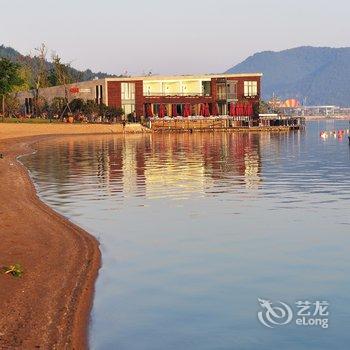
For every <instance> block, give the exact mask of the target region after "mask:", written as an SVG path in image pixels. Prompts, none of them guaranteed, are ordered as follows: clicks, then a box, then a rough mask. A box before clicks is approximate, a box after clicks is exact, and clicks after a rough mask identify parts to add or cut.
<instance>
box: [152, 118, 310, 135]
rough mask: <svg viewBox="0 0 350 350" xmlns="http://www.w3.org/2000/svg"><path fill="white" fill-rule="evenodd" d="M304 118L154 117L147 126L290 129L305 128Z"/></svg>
mask: <svg viewBox="0 0 350 350" xmlns="http://www.w3.org/2000/svg"><path fill="white" fill-rule="evenodd" d="M304 125H305V120H304V118H289V117H283V116H276V115H270V116H266V115H265V116H262V117H259V119H255V120H254V119H251V118H247V117H235V118H232V117H217V118H211V117H209V118H203V117H202V118H201V117H196V118H186V119H185V118H181V119H180V118H153V119H150V120H149V121H148V122H147V127H148V128H150V129H151V130H152V131H154V132H200V131H233V132H248V131H251V132H254V131H255V132H258V131H259V132H261V131H263V132H264V131H265V132H266V131H274V132H281V131H290V130H300V129H303V128H304Z"/></svg>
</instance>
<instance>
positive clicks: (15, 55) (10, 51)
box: [0, 45, 116, 82]
mask: <svg viewBox="0 0 350 350" xmlns="http://www.w3.org/2000/svg"><path fill="white" fill-rule="evenodd" d="M0 57H3V58H7V59H9V60H11V61H15V62H21V61H23V60H24V59H25V58H26V59H29V60H33V58H30V56H29V55H23V54H21V53H20V52H19V51H17V50H15V49H14V48H12V47H7V46H4V45H0ZM46 64H47V67H48V69H51V68H53V65H52V63H51V62H50V61H48V60H46ZM69 71H70V73H71V75H72V77H73V78H74V79H75V80H76V82H80V81H87V80H93V79H95V78H99V79H101V78H109V77H115V76H116V75H113V74H108V73H104V72H97V73H96V72H93V71H92V70H91V69H86V70H83V71H82V70H79V69H76V68H73V67H70V68H69Z"/></svg>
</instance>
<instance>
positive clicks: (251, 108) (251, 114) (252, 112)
mask: <svg viewBox="0 0 350 350" xmlns="http://www.w3.org/2000/svg"><path fill="white" fill-rule="evenodd" d="M248 115H249V116H253V115H254V109H253V104H252V103H249V105H248Z"/></svg>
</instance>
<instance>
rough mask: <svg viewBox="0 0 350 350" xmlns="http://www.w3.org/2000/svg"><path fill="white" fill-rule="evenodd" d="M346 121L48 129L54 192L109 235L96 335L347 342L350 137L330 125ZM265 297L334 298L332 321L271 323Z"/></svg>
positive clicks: (114, 345)
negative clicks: (288, 126)
mask: <svg viewBox="0 0 350 350" xmlns="http://www.w3.org/2000/svg"><path fill="white" fill-rule="evenodd" d="M341 128H343V129H345V128H348V122H310V123H308V125H307V129H306V131H305V132H292V133H281V134H277V133H272V134H269V133H261V134H229V133H227V134H226V133H215V134H212V133H210V134H209V133H208V134H204V133H201V134H191V135H190V134H171V135H134V136H131V135H130V136H126V137H124V136H116V137H113V136H96V137H74V138H62V139H60V140H57V141H54V140H51V141H45V142H41V143H40V144H39V145H38V152H37V153H36V154H33V155H31V156H28V157H25V158H23V159H22V161H23V162H24V164H25V165H26V166H27V167H28V168H29V169H30V171H31V174H32V177H33V179H34V181H35V183H36V186H37V188H38V191H39V194H40V196H41V198H42V199H43V200H44V201H45V202H46V203H48V204H49V205H50V206H51V207H53V208H54V209H56V210H57V211H59V212H60V213H62V214H64V215H65V216H66V217H68V218H69V219H71V220H72V221H74V222H76V223H77V224H79V225H80V226H82V227H84V228H86V229H87V230H88V231H89V232H91V233H93V234H94V235H96V237H97V238H98V239H99V240H100V242H101V249H102V255H103V266H102V269H101V272H100V276H99V279H98V281H97V286H96V295H95V301H94V307H93V313H92V325H91V332H90V344H91V348H92V349H126V350H129V349H131V350H138V349H142V350H143V349H152V350H158V349H159V350H167V349H169V350H172V349H174V350H175V349H176V350H177V349H195V350H197V349H198V350H202V349H210V350H212V349H215V350H216V349H225V350H226V349H227V350H228V349H230V350H231V349H249V350H253V349H254V350H255V349H266V350H267V349H281V348H283V349H284V350H287V349H293V350H294V349H307V350H310V349H318V350H320V349H330V348H332V349H346V348H347V347H348V344H349V342H350V335H349V332H348V317H349V314H350V283H349V271H350V254H349V243H350V236H349V233H350V219H349V209H350V201H349V199H350V186H349V185H350V177H349V171H350V156H349V145H348V140H347V136H345V137H344V139H342V140H339V139H337V138H333V137H332V138H329V139H327V140H322V139H320V137H319V132H320V131H321V130H324V129H329V130H331V129H341ZM258 298H264V299H268V300H271V301H284V302H286V303H288V304H290V305H291V306H293V304H294V303H295V302H296V301H298V300H309V301H316V300H322V301H323V300H326V301H329V302H330V309H329V310H330V316H329V320H330V321H329V322H330V327H329V328H328V329H322V328H319V327H318V328H316V327H301V326H297V325H295V323H294V324H293V323H291V324H288V325H285V326H278V327H276V328H274V329H268V328H266V327H264V326H263V325H261V324H260V323H259V321H258V318H257V313H258V311H260V310H261V308H260V306H259V304H258ZM294 309H295V307H294Z"/></svg>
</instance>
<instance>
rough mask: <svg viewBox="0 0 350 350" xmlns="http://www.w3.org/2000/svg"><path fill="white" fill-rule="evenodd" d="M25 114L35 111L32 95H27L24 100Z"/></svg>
mask: <svg viewBox="0 0 350 350" xmlns="http://www.w3.org/2000/svg"><path fill="white" fill-rule="evenodd" d="M24 108H25V114H32V113H33V99H32V98H31V97H28V98H27V97H26V98H25V100H24Z"/></svg>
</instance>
